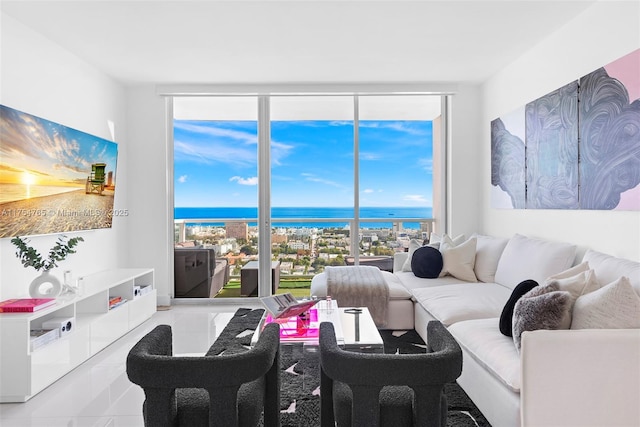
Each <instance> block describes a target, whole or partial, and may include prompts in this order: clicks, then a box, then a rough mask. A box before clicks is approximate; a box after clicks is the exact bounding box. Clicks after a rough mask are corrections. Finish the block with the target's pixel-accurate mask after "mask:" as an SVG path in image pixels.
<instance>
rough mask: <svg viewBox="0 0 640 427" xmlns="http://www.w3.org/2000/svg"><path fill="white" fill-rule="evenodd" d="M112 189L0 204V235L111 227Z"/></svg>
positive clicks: (26, 234) (9, 235)
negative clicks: (101, 193) (98, 192)
mask: <svg viewBox="0 0 640 427" xmlns="http://www.w3.org/2000/svg"><path fill="white" fill-rule="evenodd" d="M113 193H114V192H113V190H105V191H104V192H103V195H102V196H101V195H99V194H97V193H91V194H85V190H84V189H82V190H77V191H70V192H67V193H61V194H54V195H51V196H44V197H34V198H32V199H24V200H17V201H14V202H7V203H0V237H11V236H29V235H36V234H50V233H62V232H65V231H79V230H87V229H95V228H108V227H111V221H112V213H113V200H114V198H113Z"/></svg>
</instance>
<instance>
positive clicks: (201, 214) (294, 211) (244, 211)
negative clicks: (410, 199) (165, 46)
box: [174, 207, 432, 228]
mask: <svg viewBox="0 0 640 427" xmlns="http://www.w3.org/2000/svg"><path fill="white" fill-rule="evenodd" d="M257 217H258V208H231V207H230V208H195V207H193V208H180V207H177V208H175V209H174V218H175V219H177V220H187V221H186V222H187V224H198V222H197V221H194V222H190V221H189V220H190V219H195V220H197V219H247V220H250V219H254V220H255V219H256V218H257ZM271 217H272V219H287V218H296V219H299V218H300V219H305V218H309V219H334V218H336V219H343V220H345V219H346V220H348V219H349V218H352V217H353V208H310V207H303V208H302V207H273V208H271ZM360 218H363V219H368V218H370V219H380V222H377V221H376V222H366V223H363V225H364V226H365V227H368V228H391V226H392V224H393V222H394V219H395V218H403V219H405V218H416V219H418V218H432V210H431V208H408V207H361V208H360ZM247 222H248V224H249V225H250V226H254V225H256V222H255V221H253V222H252V221H247ZM222 224H223V223H222V222H221V223H213V224H211V223H209V225H222ZM347 224H348V221H342V222H341V221H337V222H313V221H309V222H274V223H273V226H274V227H308V228H311V227H313V228H327V227H332V228H333V227H339V228H342V227H344V226H345V225H347ZM404 227H405V228H419V227H420V224H419V223H417V222H406V223H404Z"/></svg>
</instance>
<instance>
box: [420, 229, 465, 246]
mask: <svg viewBox="0 0 640 427" xmlns="http://www.w3.org/2000/svg"><path fill="white" fill-rule="evenodd" d="M447 239H450V240H451V241H452V242H453V245H454V246H458V245H459V244H460V243H463V242H464V241H465V240H467V239H466V237H465V236H464V234H460V235H458V236H456V237H453V238H451V236H449V235H448V234H446V233H445V234H437V233H433V232H432V233H431V234H430V235H429V244H433V243H441V242H443V241H445V240H447Z"/></svg>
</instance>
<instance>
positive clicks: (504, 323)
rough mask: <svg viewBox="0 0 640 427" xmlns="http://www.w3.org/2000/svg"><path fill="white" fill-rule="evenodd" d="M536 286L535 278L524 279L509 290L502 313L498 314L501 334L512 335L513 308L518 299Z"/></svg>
mask: <svg viewBox="0 0 640 427" xmlns="http://www.w3.org/2000/svg"><path fill="white" fill-rule="evenodd" d="M536 286H538V282H536V281H535V280H525V281H523V282H520V283H518V286H516V287H515V288H513V292H511V296H510V297H509V300H508V301H507V303H506V304H505V305H504V308H503V309H502V314H500V323H499V327H500V332H501V333H502V335H505V336H507V337H512V336H513V331H512V323H511V322H512V320H513V309H514V308H515V306H516V303H517V302H518V300H519V299H520V298H521V297H522V296H523V295H524V294H526V293H527V292H529V291H530V290H531V289H533V288H535V287H536Z"/></svg>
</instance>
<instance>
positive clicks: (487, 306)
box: [412, 279, 511, 330]
mask: <svg viewBox="0 0 640 427" xmlns="http://www.w3.org/2000/svg"><path fill="white" fill-rule="evenodd" d="M422 280H424V279H422ZM412 293H413V297H414V299H415V301H416V303H417V304H420V305H421V306H422V307H423V308H424V309H425V310H426V311H427V312H429V313H430V314H431V316H432V317H434V318H435V319H437V320H439V321H441V322H442V323H443V324H444V325H445V326H449V325H452V324H454V323H456V322H461V321H463V320H471V319H486V318H491V317H500V313H501V312H502V308H503V307H504V305H505V303H506V302H507V300H508V299H509V296H510V295H511V290H510V289H508V288H505V287H504V286H501V285H498V284H497V283H462V284H457V285H448V286H436V287H430V288H415V289H413V290H412ZM494 327H495V325H494ZM496 330H497V328H496Z"/></svg>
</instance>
